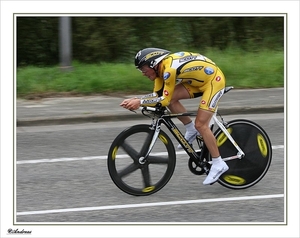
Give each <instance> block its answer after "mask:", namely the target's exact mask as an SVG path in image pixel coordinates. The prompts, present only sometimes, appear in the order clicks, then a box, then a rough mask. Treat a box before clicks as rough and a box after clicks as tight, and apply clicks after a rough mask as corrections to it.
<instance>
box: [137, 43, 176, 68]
mask: <svg viewBox="0 0 300 238" xmlns="http://www.w3.org/2000/svg"><path fill="white" fill-rule="evenodd" d="M169 53H170V51H168V50H164V49H159V48H145V49H142V50H140V51H139V52H138V53H137V54H136V56H135V58H134V64H135V67H136V68H138V69H139V68H141V67H142V66H144V65H148V66H149V67H150V68H153V67H154V66H155V65H157V64H158V63H159V62H160V61H162V60H163V59H164V58H165V57H166V56H167V55H168V54H169Z"/></svg>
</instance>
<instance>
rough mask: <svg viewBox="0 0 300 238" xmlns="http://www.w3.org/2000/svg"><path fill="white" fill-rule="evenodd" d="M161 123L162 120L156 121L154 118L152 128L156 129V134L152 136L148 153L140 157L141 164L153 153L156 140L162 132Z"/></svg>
mask: <svg viewBox="0 0 300 238" xmlns="http://www.w3.org/2000/svg"><path fill="white" fill-rule="evenodd" d="M160 125H161V122H160V120H157V121H156V122H154V120H153V123H152V127H151V130H154V134H153V136H152V139H151V143H150V145H149V148H148V151H147V153H146V155H145V156H142V157H140V158H139V162H140V163H141V164H144V163H145V161H146V158H147V157H148V155H149V154H150V153H151V151H152V149H153V146H154V144H155V142H156V140H157V138H158V136H159V133H160V128H161V126H160Z"/></svg>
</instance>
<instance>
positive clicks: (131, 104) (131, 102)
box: [120, 98, 141, 111]
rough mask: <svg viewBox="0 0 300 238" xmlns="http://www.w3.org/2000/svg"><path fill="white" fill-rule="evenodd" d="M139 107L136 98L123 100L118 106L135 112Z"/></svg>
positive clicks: (139, 103) (139, 102)
mask: <svg viewBox="0 0 300 238" xmlns="http://www.w3.org/2000/svg"><path fill="white" fill-rule="evenodd" d="M140 105H141V101H140V99H138V98H130V99H125V100H124V101H123V102H122V103H121V104H120V106H121V107H124V108H126V109H128V110H131V111H133V110H137V109H138V108H139V107H140Z"/></svg>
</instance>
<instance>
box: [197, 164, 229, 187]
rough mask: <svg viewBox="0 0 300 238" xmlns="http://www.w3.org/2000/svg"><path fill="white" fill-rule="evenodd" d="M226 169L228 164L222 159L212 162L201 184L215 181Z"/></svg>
mask: <svg viewBox="0 0 300 238" xmlns="http://www.w3.org/2000/svg"><path fill="white" fill-rule="evenodd" d="M228 169H229V167H228V165H227V164H226V163H225V162H224V161H223V160H222V159H219V160H218V161H215V162H213V164H212V166H211V168H210V171H209V173H208V175H207V177H206V178H205V180H204V181H203V184H204V185H209V184H213V183H215V182H216V181H217V180H218V179H219V178H220V176H221V175H222V174H223V173H225V172H226V171H227V170H228Z"/></svg>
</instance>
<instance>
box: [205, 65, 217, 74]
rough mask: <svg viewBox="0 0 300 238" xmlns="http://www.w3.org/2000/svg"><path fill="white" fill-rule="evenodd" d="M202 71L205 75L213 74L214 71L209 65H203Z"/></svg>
mask: <svg viewBox="0 0 300 238" xmlns="http://www.w3.org/2000/svg"><path fill="white" fill-rule="evenodd" d="M204 72H205V73H206V74H207V75H211V74H213V73H214V72H215V71H214V69H212V68H210V67H205V68H204Z"/></svg>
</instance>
